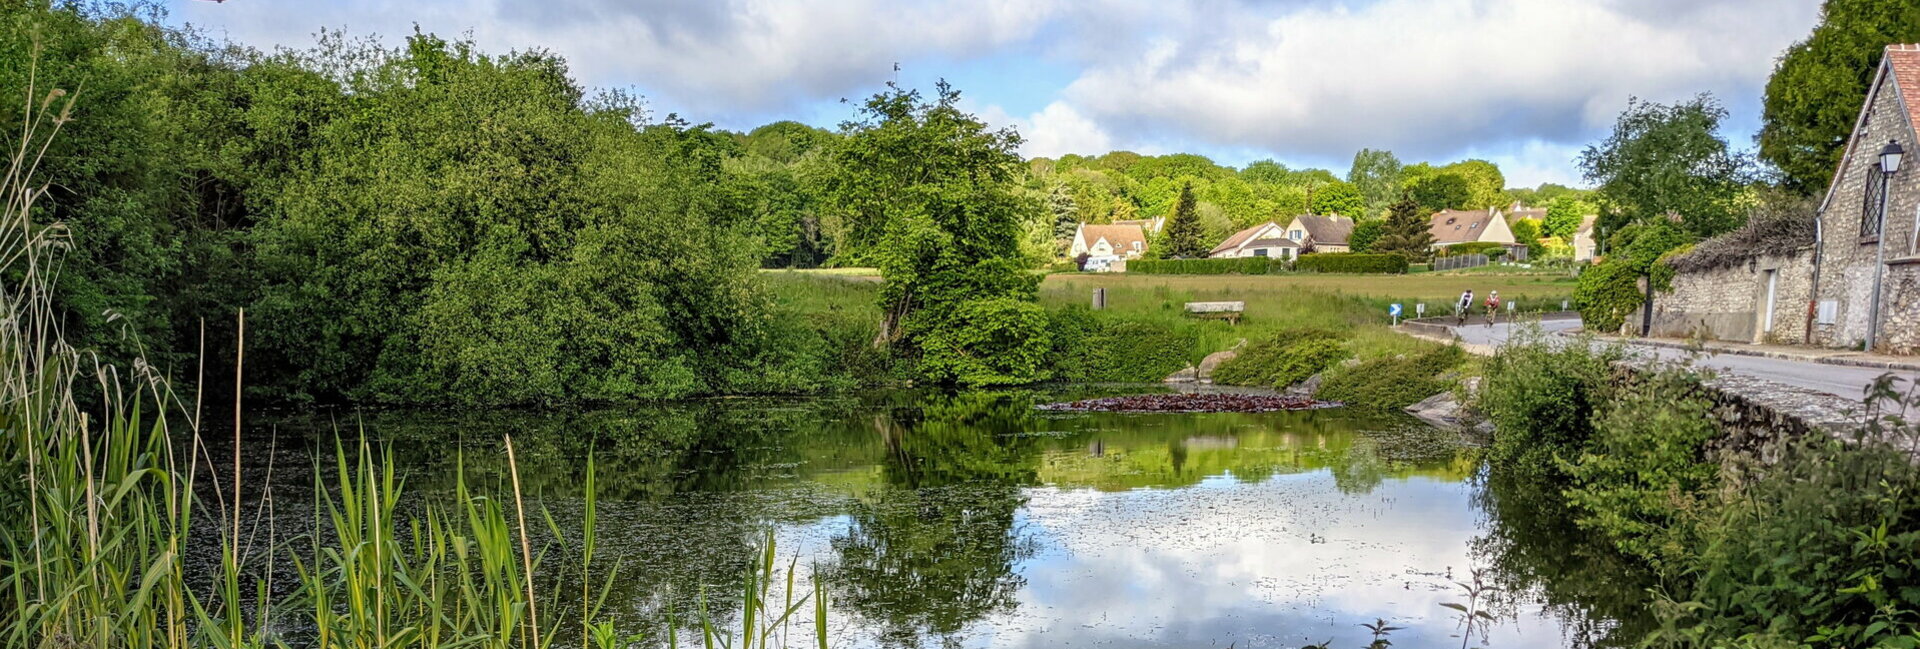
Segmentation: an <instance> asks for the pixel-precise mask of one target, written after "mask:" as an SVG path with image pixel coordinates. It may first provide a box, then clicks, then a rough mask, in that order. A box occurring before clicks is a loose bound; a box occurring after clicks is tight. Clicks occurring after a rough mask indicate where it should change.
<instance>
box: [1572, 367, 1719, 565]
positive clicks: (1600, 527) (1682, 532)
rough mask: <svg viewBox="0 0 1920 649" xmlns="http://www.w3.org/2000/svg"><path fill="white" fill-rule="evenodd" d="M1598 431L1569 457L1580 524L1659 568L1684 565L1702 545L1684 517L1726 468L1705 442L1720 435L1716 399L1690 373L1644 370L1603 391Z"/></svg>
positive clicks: (1595, 426) (1595, 427)
mask: <svg viewBox="0 0 1920 649" xmlns="http://www.w3.org/2000/svg"><path fill="white" fill-rule="evenodd" d="M1603 393H1604V394H1606V395H1607V400H1606V402H1605V403H1604V406H1603V407H1602V408H1601V409H1600V410H1599V412H1597V413H1596V414H1595V416H1594V417H1593V436H1592V438H1591V439H1590V440H1588V442H1587V444H1586V445H1585V450H1583V451H1581V452H1580V453H1579V455H1578V456H1575V457H1572V459H1569V460H1563V461H1562V469H1563V470H1564V471H1565V472H1566V473H1567V475H1568V476H1570V477H1571V478H1572V479H1573V486H1572V487H1570V488H1568V489H1567V491H1566V497H1567V501H1568V503H1570V504H1572V505H1573V506H1574V507H1576V508H1578V509H1579V510H1581V514H1579V516H1578V520H1579V522H1580V525H1581V527H1584V528H1587V529H1590V530H1593V531H1595V532H1599V533H1601V534H1604V535H1606V537H1607V539H1608V540H1609V541H1611V542H1612V543H1613V545H1614V547H1616V548H1618V549H1619V550H1620V551H1621V552H1622V553H1624V554H1627V555H1629V556H1633V557H1638V558H1640V559H1643V560H1646V561H1648V562H1649V563H1651V564H1652V565H1654V566H1655V567H1656V568H1668V569H1673V568H1683V567H1684V565H1685V561H1686V560H1687V558H1688V554H1689V553H1690V552H1692V551H1694V550H1695V549H1696V548H1697V547H1698V541H1697V539H1695V538H1693V537H1694V533H1693V532H1692V530H1691V529H1690V527H1689V526H1688V525H1687V523H1688V521H1687V520H1685V517H1686V516H1687V515H1688V514H1689V513H1690V512H1692V511H1694V510H1696V509H1698V508H1699V503H1700V502H1701V501H1702V498H1703V495H1704V494H1705V493H1706V491H1707V490H1708V489H1709V488H1711V487H1712V486H1714V484H1715V482H1716V481H1717V477H1718V475H1719V467H1718V466H1717V465H1716V464H1714V463H1713V462H1710V461H1708V459H1707V457H1706V445H1707V442H1708V441H1709V440H1712V439H1713V438H1714V437H1715V436H1717V435H1718V434H1719V432H1720V431H1719V426H1718V422H1717V420H1716V419H1715V418H1714V416H1713V402H1712V401H1711V400H1709V399H1707V398H1706V397H1705V396H1703V395H1702V394H1701V393H1700V387H1699V378H1698V377H1697V376H1695V375H1694V374H1692V373H1691V372H1687V371H1685V370H1678V369H1669V370H1662V371H1660V372H1658V373H1654V374H1651V375H1639V376H1637V377H1636V378H1634V379H1631V380H1629V381H1628V382H1627V383H1625V384H1623V385H1621V386H1619V388H1618V389H1608V390H1604V391H1603Z"/></svg>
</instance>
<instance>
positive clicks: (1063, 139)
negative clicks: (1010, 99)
mask: <svg viewBox="0 0 1920 649" xmlns="http://www.w3.org/2000/svg"><path fill="white" fill-rule="evenodd" d="M970 109H971V110H973V111H974V112H975V113H976V114H977V115H979V116H980V119H981V120H982V121H985V122H986V123H987V124H989V125H992V126H995V127H1003V126H1012V127H1013V128H1014V129H1015V130H1017V131H1019V132H1020V135H1021V137H1023V138H1025V139H1026V142H1025V143H1024V144H1022V145H1021V146H1020V154H1021V155H1024V156H1026V157H1029V158H1042V157H1044V158H1058V157H1060V156H1062V155H1065V154H1068V153H1079V154H1086V155H1093V154H1100V153H1106V152H1108V151H1112V150H1114V148H1115V147H1114V145H1113V136H1112V135H1111V134H1109V133H1107V131H1106V129H1103V128H1101V127H1100V125H1099V124H1096V123H1094V122H1093V120H1090V119H1087V117H1086V116H1085V115H1082V114H1080V111H1078V110H1075V109H1074V108H1073V107H1072V106H1069V105H1067V104H1066V103H1064V102H1058V101H1056V102H1053V103H1051V104H1047V106H1046V108H1042V109H1040V111H1039V112H1037V113H1033V114H1031V115H1028V116H1026V117H1015V116H1013V115H1009V114H1007V112H1006V111H1005V110H1004V109H1002V108H1000V107H999V106H997V105H988V106H984V107H978V108H970Z"/></svg>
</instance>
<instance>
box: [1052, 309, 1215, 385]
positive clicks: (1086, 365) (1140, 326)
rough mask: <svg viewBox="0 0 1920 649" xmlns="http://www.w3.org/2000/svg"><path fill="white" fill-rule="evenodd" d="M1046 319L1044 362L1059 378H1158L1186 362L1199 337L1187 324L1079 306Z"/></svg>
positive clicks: (1097, 380) (1126, 380)
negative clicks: (1049, 343) (1050, 343)
mask: <svg viewBox="0 0 1920 649" xmlns="http://www.w3.org/2000/svg"><path fill="white" fill-rule="evenodd" d="M1050 320H1051V323H1050V325H1049V331H1050V337H1051V338H1052V340H1053V348H1052V350H1051V352H1050V354H1049V358H1048V360H1047V364H1048V367H1049V368H1051V372H1052V375H1053V378H1054V379H1056V380H1060V381H1069V382H1076V383H1102V382H1113V383H1132V382H1158V381H1160V380H1161V379H1164V378H1166V377H1167V376H1168V375H1170V374H1173V373H1174V372H1178V371H1180V370H1182V369H1185V368H1186V367H1187V364H1188V358H1189V353H1190V352H1191V350H1192V349H1193V348H1194V345H1195V342H1196V341H1197V339H1198V329H1197V328H1196V327H1194V326H1193V325H1192V324H1190V323H1186V322H1179V323H1162V322H1159V321H1151V320H1139V319H1128V318H1122V317H1119V316H1115V315H1109V313H1108V312H1100V311H1094V310H1091V309H1088V308H1086V307H1083V306H1078V305H1075V306H1071V307H1068V308H1066V309H1062V310H1060V311H1056V312H1054V313H1053V314H1051V316H1050Z"/></svg>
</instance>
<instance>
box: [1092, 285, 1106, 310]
mask: <svg viewBox="0 0 1920 649" xmlns="http://www.w3.org/2000/svg"><path fill="white" fill-rule="evenodd" d="M1105 308H1107V289H1104V288H1096V289H1093V310H1095V311H1099V310H1101V309H1105Z"/></svg>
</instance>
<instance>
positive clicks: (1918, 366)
mask: <svg viewBox="0 0 1920 649" xmlns="http://www.w3.org/2000/svg"><path fill="white" fill-rule="evenodd" d="M1559 334H1560V335H1562V336H1574V335H1580V333H1579V332H1574V331H1562V332H1559ZM1593 337H1594V339H1596V340H1604V341H1607V342H1616V343H1621V344H1626V345H1644V346H1647V347H1663V348H1666V349H1680V350H1687V351H1698V352H1704V353H1708V354H1730V355H1733V356H1752V357H1756V358H1772V359H1776V360H1783V361H1800V362H1806V363H1820V364H1822V365H1840V366H1845V367H1864V368H1868V369H1877V370H1897V371H1902V372H1920V363H1909V362H1902V361H1880V360H1869V359H1863V358H1850V357H1847V356H1840V355H1831V356H1814V355H1809V354H1795V353H1789V352H1776V351H1771V350H1765V349H1742V348H1739V347H1720V346H1714V347H1708V346H1702V345H1693V344H1689V343H1684V342H1676V341H1672V340H1660V339H1654V338H1625V337H1621V336H1604V335H1599V334H1593ZM1840 353H1842V354H1844V353H1846V352H1840Z"/></svg>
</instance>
